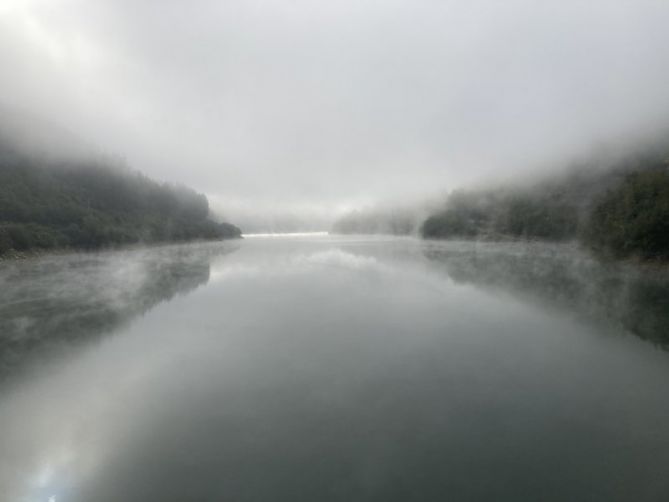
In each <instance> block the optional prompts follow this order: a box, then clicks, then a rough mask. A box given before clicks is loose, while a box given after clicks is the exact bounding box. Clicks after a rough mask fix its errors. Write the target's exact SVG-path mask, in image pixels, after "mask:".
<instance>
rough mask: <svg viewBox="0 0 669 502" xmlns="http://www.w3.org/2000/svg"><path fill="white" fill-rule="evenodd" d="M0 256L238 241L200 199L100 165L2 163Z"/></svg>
mask: <svg viewBox="0 0 669 502" xmlns="http://www.w3.org/2000/svg"><path fill="white" fill-rule="evenodd" d="M0 159H1V160H0V254H1V253H4V252H7V251H8V250H10V249H14V250H17V251H25V250H29V249H49V248H55V247H75V248H83V249H96V248H100V247H104V246H110V245H122V244H132V243H137V242H166V241H186V240H193V239H221V238H230V237H239V236H240V235H241V232H240V230H239V229H238V228H237V227H235V226H233V225H230V224H227V223H223V224H218V223H215V222H213V221H211V220H210V219H208V216H209V204H208V202H207V198H206V197H205V196H204V195H203V194H199V193H197V192H195V191H193V190H191V189H190V188H187V187H184V186H175V185H169V184H159V183H156V182H155V181H152V180H150V179H148V178H146V177H145V176H143V175H141V174H139V173H136V172H133V171H130V170H129V169H126V168H121V167H111V166H109V165H106V164H104V163H93V162H89V163H86V164H76V163H68V164H66V165H63V164H58V165H54V163H47V162H45V161H36V160H34V159H27V158H22V157H20V156H18V155H13V156H12V155H4V156H1V157H0Z"/></svg>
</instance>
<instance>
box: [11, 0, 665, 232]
mask: <svg viewBox="0 0 669 502" xmlns="http://www.w3.org/2000/svg"><path fill="white" fill-rule="evenodd" d="M668 25H669V4H668V3H667V2H666V1H665V0H617V1H615V2H611V1H608V0H593V1H590V2H587V3H584V2H580V1H575V0H569V1H560V2H557V1H550V2H535V1H532V0H510V1H506V2H498V1H494V0H488V1H483V0H474V1H469V2H456V1H438V2H437V1H427V0H426V1H421V2H416V1H397V0H389V1H358V0H342V1H339V2H313V1H307V0H295V1H290V2H276V1H268V0H267V1H263V0H261V1H241V0H240V1H237V0H231V1H227V2H216V1H201V2H198V3H197V4H192V3H184V2H172V1H168V2H165V1H160V2H158V1H146V2H132V1H128V0H120V1H96V2H89V1H85V0H48V1H47V0H34V1H33V0H2V1H1V2H0V68H1V69H0V81H1V82H2V90H3V93H2V100H4V105H5V106H11V107H13V108H14V109H18V110H21V111H22V112H23V113H27V114H36V115H38V116H40V117H42V118H43V119H44V120H45V121H48V122H49V123H54V124H58V125H59V126H62V127H64V128H65V129H67V130H68V131H70V132H71V133H72V134H73V135H75V136H76V137H78V138H80V139H81V141H82V142H85V143H86V144H91V145H95V148H97V149H99V150H100V151H103V152H107V153H110V154H112V155H116V156H121V157H123V158H124V159H125V161H126V162H127V163H128V164H130V165H131V166H133V167H134V168H137V169H139V170H141V171H143V172H145V173H146V174H148V175H149V176H152V177H154V178H157V179H161V180H165V181H170V182H182V183H186V184H188V185H190V186H192V187H193V188H195V189H196V190H200V191H204V192H206V193H207V195H208V196H209V198H210V201H212V207H213V208H214V209H215V210H216V211H217V212H219V213H221V214H223V215H225V216H226V217H229V218H230V219H231V220H232V221H234V222H235V223H238V224H239V225H240V226H242V227H244V224H245V223H249V225H250V226H252V227H253V228H254V229H260V228H261V227H263V226H272V225H276V224H277V221H280V222H282V223H281V225H282V226H288V227H290V228H291V229H293V228H294V227H302V228H310V229H312V228H316V227H320V228H322V227H323V226H325V225H326V224H327V223H328V222H329V221H331V220H332V218H333V217H334V216H336V215H340V214H342V213H344V212H346V211H348V210H351V209H356V208H360V207H368V206H370V205H374V204H376V203H379V202H382V203H384V204H388V203H392V202H394V201H398V200H402V201H407V200H412V201H413V200H416V199H418V198H420V197H434V196H435V195H438V194H440V193H443V192H444V191H445V190H449V189H452V188H455V187H458V186H462V185H468V184H473V183H481V182H489V181H490V180H492V179H508V178H521V177H524V176H526V175H528V174H530V173H531V174H535V175H536V174H541V173H544V172H546V171H547V170H550V169H554V168H555V166H559V165H562V164H563V163H565V162H568V161H569V160H570V159H571V158H572V157H574V156H578V155H581V154H582V153H583V152H587V151H590V150H591V149H592V148H593V146H595V145H602V144H604V145H606V144H615V145H618V144H620V143H621V142H627V141H629V142H633V141H634V140H636V139H640V138H643V137H645V136H646V135H648V134H653V133H654V132H655V131H656V130H657V128H658V127H664V126H665V125H666V123H665V122H666V120H665V119H666V117H667V116H668V115H667V114H668V112H669V100H667V99H666V89H667V88H668V86H669V32H668V31H667V29H666V27H667V26H668ZM5 120H7V119H6V116H5ZM268 222H270V223H268ZM285 222H288V223H286V224H284V223H285Z"/></svg>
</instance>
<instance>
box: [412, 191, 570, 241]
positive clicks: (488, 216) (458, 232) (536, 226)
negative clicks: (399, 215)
mask: <svg viewBox="0 0 669 502" xmlns="http://www.w3.org/2000/svg"><path fill="white" fill-rule="evenodd" d="M543 195H545V196H544V197H541V196H538V195H537V194H534V193H530V192H529V191H528V192H523V191H514V192H504V191H499V192H494V191H483V192H462V191H460V192H454V193H453V194H451V196H450V197H449V199H448V201H447V205H446V208H445V209H444V210H442V211H441V212H439V213H437V214H434V215H432V216H430V217H429V218H428V219H427V220H425V222H424V223H423V226H422V228H421V233H422V235H423V237H426V238H473V237H486V238H499V237H512V238H523V239H547V240H554V241H559V240H565V239H570V238H573V237H574V236H575V234H576V229H577V224H578V211H577V208H576V207H575V206H574V205H572V204H570V203H568V202H566V201H564V200H562V199H561V198H560V197H554V196H552V194H550V193H545V194H543Z"/></svg>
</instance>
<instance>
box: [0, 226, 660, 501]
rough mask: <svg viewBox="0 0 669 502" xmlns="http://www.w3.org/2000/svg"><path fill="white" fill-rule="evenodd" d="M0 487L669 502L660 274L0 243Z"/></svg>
mask: <svg viewBox="0 0 669 502" xmlns="http://www.w3.org/2000/svg"><path fill="white" fill-rule="evenodd" d="M0 334H1V338H0V344H1V345H0V500H2V501H8V502H11V501H19V502H22V501H26V502H28V501H30V502H33V501H35V502H91V501H92V502H107V501H110V502H111V501H115V502H116V501H124V502H134V501H138V502H139V501H142V502H151V501H160V502H165V501H175V502H176V501H291V502H295V501H319V502H323V501H384V502H388V501H433V500H434V501H445V500H448V501H453V502H459V501H492V500H494V501H497V502H498V501H514V502H515V501H570V502H575V501H584V502H586V501H587V502H596V501H606V502H611V501H631V500H634V501H636V502H638V501H652V502H660V501H665V500H669V475H667V466H669V399H668V396H669V390H668V389H669V353H668V352H667V350H666V349H667V347H669V278H668V276H667V272H666V270H664V269H662V268H653V267H652V266H644V267H639V266H636V265H633V264H619V263H605V262H600V261H598V260H595V259H594V258H592V257H590V256H588V255H587V254H586V253H584V252H582V251H580V250H578V249H576V248H575V247H572V246H569V245H559V246H558V245H543V244H518V243H506V244H486V243H471V242H422V241H420V240H416V239H409V238H380V237H376V238H372V237H369V238H367V237H333V236H308V235H301V236H300V235H298V236H292V237H287V238H268V237H259V238H249V239H244V240H243V241H238V242H232V241H229V242H223V243H220V242H219V243H200V244H188V245H172V246H161V247H152V248H138V249H127V250H122V251H109V252H102V253H90V254H63V255H51V256H45V257H41V258H35V259H28V260H21V261H6V262H3V263H0Z"/></svg>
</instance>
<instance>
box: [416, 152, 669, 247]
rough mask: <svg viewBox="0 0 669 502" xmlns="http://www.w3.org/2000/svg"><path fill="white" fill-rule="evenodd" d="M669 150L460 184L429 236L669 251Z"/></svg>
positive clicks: (430, 222) (426, 229)
mask: <svg viewBox="0 0 669 502" xmlns="http://www.w3.org/2000/svg"><path fill="white" fill-rule="evenodd" d="M667 159H669V154H668V153H667V151H666V150H662V149H655V150H653V151H651V152H645V153H643V154H636V155H634V156H628V157H626V158H624V159H622V160H619V161H617V162H616V163H614V164H611V165H609V166H605V167H604V168H602V167H599V168H596V169H595V168H591V167H589V166H587V165H584V166H579V168H578V169H574V170H572V171H571V172H570V173H569V174H567V175H563V176H561V177H557V178H554V179H552V180H549V181H544V182H541V183H536V184H534V185H532V186H528V187H524V188H517V187H505V188H498V189H489V190H478V191H475V190H470V191H466V190H459V191H455V192H452V193H451V194H450V195H449V197H448V198H447V200H446V202H445V204H444V208H443V209H442V210H440V211H438V212H436V213H435V214H433V215H431V216H430V217H429V218H427V219H426V220H425V222H424V223H423V225H422V227H421V234H422V236H423V237H425V238H467V239H469V238H483V239H491V240H495V239H509V238H511V239H540V240H549V241H563V240H579V241H581V242H583V243H584V244H586V245H587V246H589V247H591V248H592V249H594V250H596V251H597V252H600V253H602V254H606V255H610V256H614V257H618V258H626V257H631V256H636V257H639V258H643V259H656V258H657V259H666V258H669V161H668V160H667Z"/></svg>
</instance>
